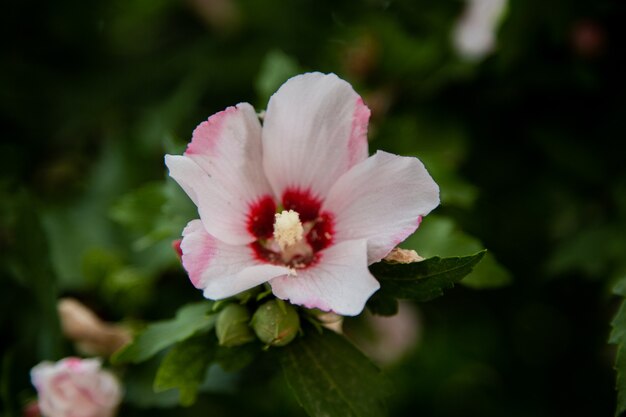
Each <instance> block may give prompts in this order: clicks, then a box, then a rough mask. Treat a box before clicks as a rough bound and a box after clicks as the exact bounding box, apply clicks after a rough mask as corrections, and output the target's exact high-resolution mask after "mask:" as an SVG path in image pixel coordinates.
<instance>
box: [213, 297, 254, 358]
mask: <svg viewBox="0 0 626 417" xmlns="http://www.w3.org/2000/svg"><path fill="white" fill-rule="evenodd" d="M249 321H250V313H249V312H248V309H247V308H245V307H244V306H242V305H239V304H229V305H227V306H226V307H224V309H223V310H222V311H220V314H219V316H217V322H216V323H215V333H217V340H218V341H219V343H220V346H226V347H233V346H239V345H243V344H246V343H248V342H251V341H253V340H254V334H253V333H252V329H250V326H249V325H248V322H249Z"/></svg>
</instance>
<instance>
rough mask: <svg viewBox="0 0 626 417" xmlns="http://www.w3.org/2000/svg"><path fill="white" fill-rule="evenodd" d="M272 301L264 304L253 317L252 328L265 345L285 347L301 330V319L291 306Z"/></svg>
mask: <svg viewBox="0 0 626 417" xmlns="http://www.w3.org/2000/svg"><path fill="white" fill-rule="evenodd" d="M279 303H281V301H278V300H271V301H268V302H267V303H265V304H263V305H262V306H261V307H259V308H258V310H257V311H256V312H255V313H254V316H253V317H252V328H253V329H254V332H255V333H256V335H257V336H258V338H259V339H261V341H262V342H263V343H266V344H268V345H272V346H285V345H286V344H288V343H289V342H291V341H292V340H293V339H294V337H296V335H297V334H298V331H299V330H300V317H298V312H297V311H296V309H295V308H293V306H292V305H291V304H287V303H283V305H282V306H281V305H280V304H279Z"/></svg>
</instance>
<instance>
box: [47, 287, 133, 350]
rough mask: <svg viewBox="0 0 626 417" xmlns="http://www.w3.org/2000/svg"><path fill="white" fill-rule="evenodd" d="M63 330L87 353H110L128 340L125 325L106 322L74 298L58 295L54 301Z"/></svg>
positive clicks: (130, 337)
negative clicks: (58, 298) (55, 301)
mask: <svg viewBox="0 0 626 417" xmlns="http://www.w3.org/2000/svg"><path fill="white" fill-rule="evenodd" d="M57 309H58V311H59V318H60V319H61V329H62V330H63V334H64V335H65V336H66V337H67V338H68V339H70V340H72V341H73V342H74V343H76V347H77V349H78V350H79V351H80V352H82V353H85V354H87V355H104V356H108V355H111V354H112V353H113V352H115V351H116V350H118V349H119V348H121V347H122V346H124V345H125V344H127V343H128V342H130V341H131V339H132V336H131V334H130V331H129V330H128V329H125V328H124V327H122V326H119V325H116V324H112V323H107V322H104V321H102V320H100V318H99V317H98V316H96V315H95V314H94V312H93V311H91V310H90V309H89V308H87V306H85V305H84V304H82V303H81V302H80V301H78V300H76V299H74V298H62V299H61V300H59V303H58V305H57Z"/></svg>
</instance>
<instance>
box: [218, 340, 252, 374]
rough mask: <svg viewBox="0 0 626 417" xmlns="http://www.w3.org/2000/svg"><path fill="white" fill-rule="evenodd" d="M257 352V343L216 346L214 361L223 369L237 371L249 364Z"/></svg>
mask: <svg viewBox="0 0 626 417" xmlns="http://www.w3.org/2000/svg"><path fill="white" fill-rule="evenodd" d="M258 352H259V346H258V345H257V344H247V345H242V346H233V347H224V346H218V348H217V352H216V354H215V361H216V362H217V363H218V364H219V365H220V367H221V368H222V369H223V370H224V371H226V372H237V371H239V370H241V369H243V368H245V367H246V366H248V365H250V364H251V363H252V361H253V360H254V358H255V357H256V355H257V353H258Z"/></svg>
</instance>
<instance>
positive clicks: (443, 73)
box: [0, 0, 626, 417]
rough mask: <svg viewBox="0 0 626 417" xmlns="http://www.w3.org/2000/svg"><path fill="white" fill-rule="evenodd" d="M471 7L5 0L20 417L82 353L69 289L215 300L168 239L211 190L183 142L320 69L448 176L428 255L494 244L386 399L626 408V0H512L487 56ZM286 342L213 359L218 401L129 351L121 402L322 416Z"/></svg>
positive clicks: (211, 387)
mask: <svg viewBox="0 0 626 417" xmlns="http://www.w3.org/2000/svg"><path fill="white" fill-rule="evenodd" d="M462 9H463V2H461V1H447V2H437V1H428V0H417V1H412V0H393V1H388V0H385V1H381V0H365V1H361V2H351V1H330V0H324V1H313V0H297V1H294V2H279V1H277V0H265V1H260V0H249V1H236V0H212V1H211V0H186V1H174V0H158V1H147V0H143V1H134V2H123V1H119V0H114V1H107V2H104V1H99V2H76V1H70V0H59V1H55V2H49V3H41V4H37V6H36V7H34V6H33V5H32V4H30V3H28V2H11V3H10V4H7V5H6V6H5V10H4V11H3V13H2V14H1V15H0V22H1V24H0V28H2V29H0V30H2V35H3V36H1V37H0V39H1V40H0V42H1V43H2V49H1V50H2V52H1V57H2V58H1V59H2V61H1V65H0V80H1V81H2V88H0V121H1V124H2V126H3V140H2V141H1V142H0V155H2V156H3V158H2V164H0V177H1V182H0V213H1V217H0V260H1V261H0V262H1V263H0V274H1V275H0V279H1V285H2V291H0V301H1V302H0V306H1V307H0V308H1V309H2V316H1V319H0V320H1V323H2V330H3V338H2V341H1V342H0V346H1V348H0V353H1V355H2V358H1V360H0V363H1V366H2V369H1V372H0V394H1V396H2V413H3V415H7V416H18V415H20V414H21V411H20V410H21V407H22V406H23V404H24V403H25V402H26V401H27V400H28V399H29V398H31V397H32V396H33V395H34V391H33V389H32V387H31V385H30V382H29V380H28V371H29V369H30V368H31V367H32V366H34V365H35V364H36V363H37V362H38V361H40V360H42V359H59V358H60V357H62V356H66V355H69V354H73V353H74V350H73V347H72V346H71V345H70V343H69V342H68V341H65V340H63V339H62V338H61V335H60V333H59V326H58V321H57V318H56V315H55V314H54V310H55V300H56V299H57V298H58V297H61V296H66V295H71V296H75V297H77V298H79V299H81V300H82V301H83V302H84V303H85V304H87V305H88V306H89V307H91V308H93V309H94V311H96V312H97V313H98V314H99V315H100V316H101V317H103V318H105V319H107V320H111V321H124V322H127V323H137V322H144V321H152V320H160V319H169V318H171V317H173V316H174V313H175V311H176V310H177V309H178V307H179V306H181V305H182V304H184V303H186V302H189V301H199V300H200V299H201V294H200V293H199V292H198V291H197V290H195V289H194V288H193V287H192V285H191V284H190V283H189V282H188V279H187V278H186V276H185V274H184V272H183V271H182V270H181V268H180V264H179V262H178V259H177V257H176V254H175V252H174V251H173V250H172V248H171V242H172V240H174V239H176V238H178V237H179V235H180V232H181V230H182V227H183V226H184V224H185V223H186V222H187V221H188V220H189V219H192V218H194V217H195V208H194V207H193V204H191V203H190V202H189V201H188V199H187V197H186V196H185V195H184V193H183V192H182V191H180V190H179V189H178V187H177V186H176V185H175V184H174V183H173V182H172V181H171V180H167V179H165V169H164V165H163V154H164V153H166V152H170V153H178V152H180V151H181V150H182V149H184V146H185V143H186V142H187V141H188V139H189V137H190V135H191V132H192V130H193V128H194V127H195V126H196V125H197V124H198V123H199V122H200V121H202V120H205V119H206V118H207V117H208V116H209V115H211V114H213V113H214V112H216V111H219V110H222V109H223V108H225V107H227V106H229V105H233V104H236V103H238V102H241V101H249V102H251V103H253V104H255V106H256V108H257V109H258V110H262V109H263V108H264V106H265V103H266V102H267V99H268V97H269V95H270V94H271V93H272V92H273V91H274V90H275V89H276V88H277V86H278V85H280V84H281V83H282V82H283V81H284V80H285V79H287V78H288V77H289V76H291V75H293V74H294V73H297V72H301V71H305V70H320V71H325V72H331V71H332V72H336V73H337V74H339V75H340V76H342V77H343V78H345V79H347V80H349V81H350V82H351V83H352V84H353V85H354V87H355V89H356V90H357V91H358V92H359V93H360V94H362V95H363V97H364V99H365V101H366V103H367V104H368V105H369V106H370V108H371V109H372V123H371V125H370V139H371V146H370V148H371V149H372V150H374V149H384V150H387V151H391V152H395V153H400V154H404V155H415V156H417V157H419V158H420V159H422V161H423V162H424V163H425V165H426V166H427V168H428V169H429V170H430V172H431V173H432V175H433V177H434V178H435V180H436V181H437V182H438V183H439V185H440V186H441V190H442V205H441V207H440V208H438V209H437V210H436V212H435V213H434V214H433V215H431V216H428V217H426V218H425V219H424V222H423V224H422V226H421V227H420V229H419V230H418V232H417V233H416V234H415V235H414V236H413V237H411V238H410V239H409V240H408V241H407V242H406V247H410V248H414V249H416V250H417V251H418V253H420V254H421V255H423V256H434V255H441V256H448V255H462V254H468V253H473V252H475V251H477V250H478V249H480V248H482V247H483V246H484V247H487V248H488V249H489V254H488V256H487V258H486V259H485V261H484V262H483V263H481V264H480V265H479V266H478V268H477V270H476V271H475V274H474V275H472V276H471V278H470V279H468V280H467V282H465V284H466V286H465V288H463V287H457V288H455V289H454V290H453V291H449V292H448V293H447V294H446V296H445V297H442V298H440V299H437V300H435V301H433V302H430V303H427V304H420V310H421V316H422V317H423V320H422V326H423V329H422V331H423V337H422V340H421V342H420V344H419V345H418V346H417V348H416V349H414V351H413V352H412V353H411V354H410V355H409V356H408V357H407V358H406V359H405V360H404V361H403V362H401V363H400V364H398V365H396V366H395V367H393V368H392V369H390V370H389V374H390V377H391V378H390V379H391V380H392V381H393V384H394V394H393V395H392V397H391V398H390V407H391V413H390V414H391V415H394V416H396V415H397V416H400V415H414V414H415V413H416V412H419V413H421V414H423V415H428V416H434V417H439V416H441V417H444V416H458V415H465V416H472V415H476V416H502V415H507V416H528V415H532V416H538V417H542V416H560V415H584V416H590V415H594V416H596V415H597V416H600V415H610V414H612V413H613V410H614V409H615V395H614V390H613V387H614V374H613V371H612V366H613V361H614V353H615V352H614V350H613V349H612V348H611V347H610V346H609V345H607V344H606V341H607V339H608V332H609V322H610V320H611V317H612V316H613V314H614V313H615V312H616V310H617V303H618V300H617V299H615V298H612V296H611V295H610V291H609V290H610V288H611V287H612V286H613V285H614V283H615V282H617V281H618V280H619V279H620V278H623V277H624V274H626V257H624V253H626V238H625V236H626V224H625V221H626V220H625V219H626V170H625V169H624V168H625V164H624V154H625V152H624V147H623V145H622V141H623V140H622V138H624V137H625V133H626V132H625V130H626V127H625V123H624V120H626V117H625V116H626V104H625V102H624V100H623V98H622V97H623V96H624V92H625V91H624V90H625V88H624V87H625V83H624V76H623V74H624V69H625V68H624V61H623V55H624V51H623V48H622V46H621V42H620V41H619V39H621V38H622V37H623V35H619V34H620V33H623V22H624V19H626V7H625V6H624V5H623V4H622V3H621V2H618V1H615V0H613V1H611V0H600V1H597V2H593V3H590V2H583V1H564V0H560V1H556V2H550V3H549V4H548V3H546V2H541V1H539V0H528V1H524V2H521V1H512V2H511V3H510V4H509V9H508V12H507V15H506V18H505V19H504V21H503V24H502V27H501V28H500V30H499V33H498V48H497V50H496V51H495V52H494V54H492V55H490V56H488V57H486V58H485V59H484V60H480V61H476V62H466V61H463V60H462V59H460V58H459V57H458V56H457V55H456V54H455V52H454V50H453V49H452V46H451V42H450V36H451V35H450V33H451V30H452V27H453V25H454V22H455V20H456V19H457V18H458V16H460V15H461V13H462ZM505 284H510V285H509V286H508V287H502V286H504V285H505ZM499 287H502V288H499ZM474 288H493V289H492V290H490V291H482V292H478V291H475V290H474ZM498 288H499V289H498ZM271 355H272V353H271V352H269V353H267V354H266V355H265V356H263V357H264V358H265V359H267V360H259V361H254V362H253V364H252V366H251V367H249V368H247V369H246V370H243V371H241V373H239V374H233V373H227V372H224V371H223V370H222V369H221V368H220V367H212V368H211V369H210V371H209V373H208V374H207V375H206V376H205V377H206V378H205V381H204V382H203V383H202V384H201V390H202V391H203V394H202V395H200V397H199V399H198V402H197V403H196V404H195V405H194V406H192V407H189V408H185V409H176V410H172V409H168V408H162V407H172V406H174V405H175V404H177V402H178V400H179V398H178V394H177V393H176V392H175V391H166V392H164V393H162V394H161V395H160V396H159V395H155V394H154V393H153V392H152V381H153V380H154V376H155V374H156V369H157V366H158V364H159V361H158V360H155V361H150V362H147V363H145V364H141V365H136V366H132V367H128V368H127V369H125V370H124V381H125V383H126V392H127V402H126V403H125V404H124V406H123V409H122V410H121V415H124V416H144V415H150V416H169V415H176V416H196V415H204V414H206V412H207V410H211V413H212V414H214V415H228V416H233V415H260V416H264V415H268V416H269V415H272V416H274V415H302V413H303V411H302V410H301V409H300V408H299V407H298V405H297V404H296V403H295V401H294V400H293V399H292V398H291V397H290V396H289V395H288V394H287V392H286V390H285V383H284V381H283V380H282V379H280V378H278V377H277V376H276V374H275V372H274V371H275V369H274V368H275V363H276V361H273V360H271V358H270V357H271ZM241 398H246V401H242V400H241ZM268 399H269V400H268ZM146 407H147V408H146ZM154 407H156V408H154Z"/></svg>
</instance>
